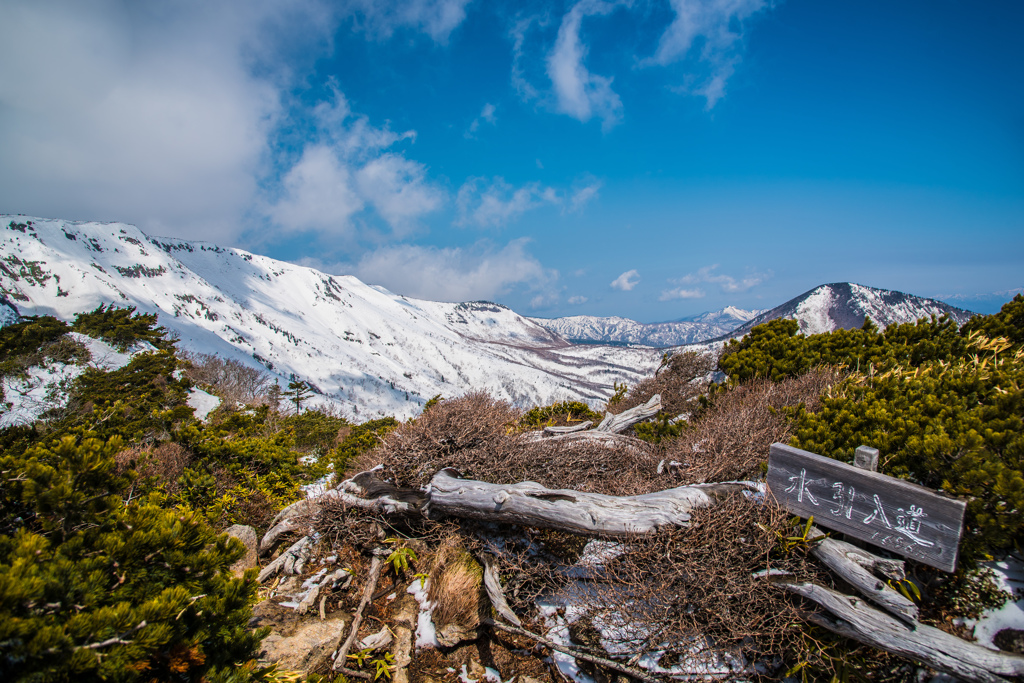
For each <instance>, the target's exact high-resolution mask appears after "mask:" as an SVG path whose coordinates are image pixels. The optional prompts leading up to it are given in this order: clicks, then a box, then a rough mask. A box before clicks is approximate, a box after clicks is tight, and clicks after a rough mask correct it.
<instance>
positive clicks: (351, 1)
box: [339, 0, 472, 43]
mask: <svg viewBox="0 0 1024 683" xmlns="http://www.w3.org/2000/svg"><path fill="white" fill-rule="evenodd" d="M470 2H472V0H348V1H347V2H343V3H339V5H340V7H342V8H343V11H344V12H345V13H346V14H347V15H349V16H351V17H352V18H353V19H354V20H355V21H356V22H357V25H358V26H359V27H361V28H363V29H364V30H365V31H366V32H367V33H369V34H371V35H373V36H375V37H379V38H390V37H391V35H392V34H393V33H394V32H395V31H396V30H398V29H401V28H409V29H413V30H415V31H421V32H423V33H426V34H427V35H429V36H430V37H431V38H433V39H434V40H435V41H436V42H438V43H446V42H447V41H448V37H449V36H450V35H451V32H452V31H454V30H455V29H456V28H457V27H458V26H459V24H461V23H462V22H463V20H464V19H465V18H466V6H467V5H468V4H469V3H470Z"/></svg>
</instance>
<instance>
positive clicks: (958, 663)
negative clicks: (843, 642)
mask: <svg viewBox="0 0 1024 683" xmlns="http://www.w3.org/2000/svg"><path fill="white" fill-rule="evenodd" d="M777 582H778V583H779V584H781V585H782V586H783V587H784V588H785V589H786V590H788V591H790V592H792V593H796V594H797V595H801V596H803V597H805V598H807V599H808V600H811V601H813V602H815V603H817V604H818V605H821V606H822V607H824V608H825V609H826V610H828V611H829V612H830V613H831V614H832V615H833V616H831V617H830V616H828V615H826V614H820V613H811V614H808V615H806V618H807V619H808V620H809V621H811V622H812V623H815V624H817V625H819V626H822V627H824V628H827V629H828V630H830V631H833V632H834V633H838V634H839V635H841V636H845V637H847V638H851V639H853V640H856V641H858V642H861V643H864V644H866V645H870V646H871V647H875V648H878V649H879V650H885V651H886V652H891V653H893V654H896V655H900V656H903V657H907V658H909V659H913V660H916V661H918V662H921V663H923V664H927V665H928V666H930V667H932V668H934V669H937V670H939V671H942V672H945V673H948V674H951V675H954V676H959V677H961V678H965V679H967V680H971V681H982V682H983V683H1005V680H1006V679H1004V678H1003V676H1022V675H1024V657H1021V656H1018V655H1011V654H1007V653H1003V652H996V651H993V650H989V649H987V648H984V647H982V646H980V645H976V644H974V643H969V642H967V641H966V640H962V639H960V638H957V637H956V636H954V635H950V634H949V633H946V632H945V631H942V630H940V629H937V628H935V627H933V626H925V625H923V624H919V625H917V627H916V628H911V627H910V626H908V625H907V624H905V623H903V622H902V621H900V620H898V619H896V618H894V617H892V616H891V615H889V614H886V613H885V612H882V611H880V610H877V609H874V608H872V607H870V606H868V605H867V604H866V603H865V602H864V601H863V600H860V599H858V598H855V597H851V596H849V595H843V594H842V593H839V592H837V591H834V590H832V589H830V588H825V587H824V586H819V585H817V584H813V583H795V582H792V581H791V580H785V579H781V580H777Z"/></svg>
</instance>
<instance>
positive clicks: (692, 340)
mask: <svg viewBox="0 0 1024 683" xmlns="http://www.w3.org/2000/svg"><path fill="white" fill-rule="evenodd" d="M761 312H762V311H745V310H743V309H741V308H736V307H735V306H728V307H726V308H723V309H722V310H720V311H712V312H709V313H702V314H701V315H699V316H694V317H692V318H686V319H683V320H674V321H670V322H663V323H639V322H637V321H635V320H630V319H629V318H619V317H608V318H602V317H598V316H592V315H574V316H568V317H565V318H550V319H546V318H530V320H532V321H533V322H535V323H537V324H538V325H542V326H543V327H545V328H547V329H549V330H551V331H552V332H555V333H556V334H559V335H561V336H562V337H565V338H566V339H569V340H572V341H575V342H585V343H620V344H640V345H644V346H656V347H665V346H680V345H682V344H696V343H699V342H703V341H706V340H708V339H714V338H716V337H720V336H722V335H724V334H727V333H729V332H731V331H732V330H734V329H736V328H737V327H739V326H740V325H742V324H743V323H745V322H747V321H748V320H750V319H751V318H753V317H754V316H756V315H758V314H759V313H761Z"/></svg>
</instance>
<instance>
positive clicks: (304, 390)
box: [284, 379, 310, 415]
mask: <svg viewBox="0 0 1024 683" xmlns="http://www.w3.org/2000/svg"><path fill="white" fill-rule="evenodd" d="M309 393H310V391H309V385H308V384H306V383H305V382H303V381H302V380H298V379H293V380H292V381H291V382H288V391H286V392H284V395H285V396H287V397H288V400H289V401H291V402H292V403H294V404H295V414H296V415H298V414H299V411H300V410H301V409H302V403H303V401H305V400H306V399H307V398H309Z"/></svg>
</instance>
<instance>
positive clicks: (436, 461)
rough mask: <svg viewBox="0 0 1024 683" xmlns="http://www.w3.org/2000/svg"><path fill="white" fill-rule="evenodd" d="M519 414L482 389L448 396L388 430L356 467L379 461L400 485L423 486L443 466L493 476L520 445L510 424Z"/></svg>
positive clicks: (474, 475) (468, 474)
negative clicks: (425, 410)
mask: <svg viewBox="0 0 1024 683" xmlns="http://www.w3.org/2000/svg"><path fill="white" fill-rule="evenodd" d="M519 417H520V411H519V410H518V409H516V408H514V407H512V406H511V405H510V404H508V403H506V402H504V401H500V400H498V399H495V398H491V397H490V396H489V395H488V394H486V393H484V392H473V393H469V394H466V395H465V396H461V397H459V398H452V399H448V400H446V401H443V402H441V403H438V404H437V405H435V406H434V407H432V408H431V409H430V410H428V411H427V412H425V413H424V414H423V415H421V416H420V417H419V418H417V419H416V421H414V422H409V423H406V424H403V425H401V426H399V427H398V428H397V429H395V430H394V431H392V432H391V433H389V434H388V435H387V436H386V437H384V443H383V444H381V445H380V446H378V447H376V448H374V449H373V450H372V451H370V452H368V453H366V454H365V455H363V456H361V457H360V458H359V459H358V460H357V461H356V464H355V467H354V469H355V470H356V471H359V470H368V469H370V468H371V467H373V466H375V465H377V464H381V465H383V466H384V471H383V473H382V475H383V476H384V477H385V478H386V479H388V480H389V481H391V482H392V483H393V484H395V485H396V486H400V487H420V486H424V485H426V484H427V483H428V482H429V481H430V478H431V477H433V476H434V474H435V473H436V472H437V471H438V470H440V469H442V468H445V467H454V468H455V469H457V470H458V471H459V472H460V473H461V474H462V475H463V476H465V477H469V478H474V479H484V480H487V481H492V479H488V475H491V473H493V472H495V471H502V470H504V469H505V462H506V461H507V459H508V458H509V457H510V455H511V454H512V453H513V452H515V451H516V450H517V449H519V448H520V447H521V444H522V440H523V439H522V437H521V435H518V434H514V433H512V429H511V426H512V425H513V424H514V423H515V421H516V420H518V419H519Z"/></svg>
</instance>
